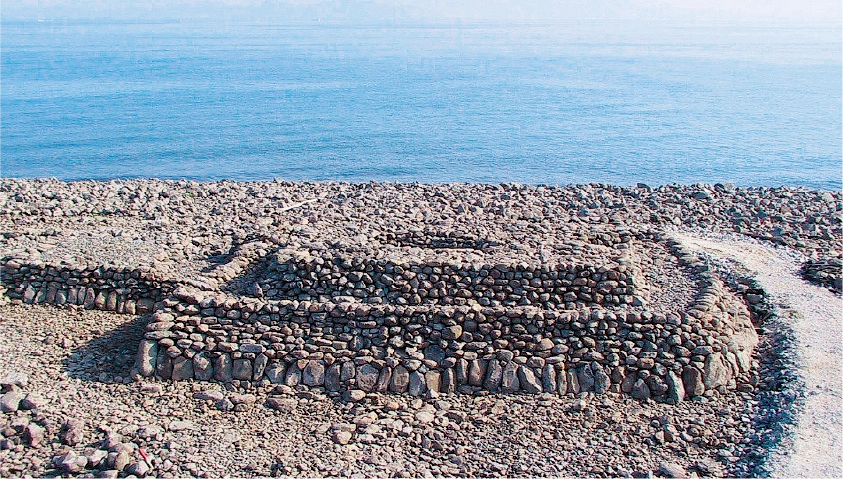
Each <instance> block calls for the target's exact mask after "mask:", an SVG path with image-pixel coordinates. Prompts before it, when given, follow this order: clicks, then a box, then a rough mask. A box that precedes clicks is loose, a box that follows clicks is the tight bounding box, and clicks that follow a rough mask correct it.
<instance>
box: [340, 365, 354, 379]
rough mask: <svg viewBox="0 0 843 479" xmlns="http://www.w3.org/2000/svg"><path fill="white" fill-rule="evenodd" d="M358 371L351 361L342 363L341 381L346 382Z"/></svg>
mask: <svg viewBox="0 0 843 479" xmlns="http://www.w3.org/2000/svg"><path fill="white" fill-rule="evenodd" d="M356 372H357V371H356V370H355V369H354V363H353V362H351V361H346V362H344V363H342V366H341V368H340V381H342V382H346V381H348V380H350V379H351V378H353V377H354V375H355V374H356Z"/></svg>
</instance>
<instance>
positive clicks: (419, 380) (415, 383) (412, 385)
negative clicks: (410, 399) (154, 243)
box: [407, 371, 427, 396]
mask: <svg viewBox="0 0 843 479" xmlns="http://www.w3.org/2000/svg"><path fill="white" fill-rule="evenodd" d="M425 391H427V389H426V387H425V384H424V375H423V374H422V373H420V372H418V371H411V372H410V382H409V384H408V386H407V392H408V393H409V394H410V395H411V396H421V395H422V394H424V393H425Z"/></svg>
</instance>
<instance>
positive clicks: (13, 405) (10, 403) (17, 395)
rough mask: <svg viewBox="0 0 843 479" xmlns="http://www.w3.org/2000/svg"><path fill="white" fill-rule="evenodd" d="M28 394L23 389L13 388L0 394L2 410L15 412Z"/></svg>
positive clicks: (0, 409) (0, 408)
mask: <svg viewBox="0 0 843 479" xmlns="http://www.w3.org/2000/svg"><path fill="white" fill-rule="evenodd" d="M25 397H26V395H25V394H24V393H23V391H19V390H12V391H9V392H7V393H6V394H4V395H2V396H0V411H3V412H15V411H17V410H18V409H20V403H21V401H23V399H24V398H25Z"/></svg>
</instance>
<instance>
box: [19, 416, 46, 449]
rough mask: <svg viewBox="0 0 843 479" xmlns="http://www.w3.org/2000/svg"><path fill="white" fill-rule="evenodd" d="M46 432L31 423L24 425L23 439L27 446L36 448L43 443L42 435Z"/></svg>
mask: <svg viewBox="0 0 843 479" xmlns="http://www.w3.org/2000/svg"><path fill="white" fill-rule="evenodd" d="M45 432H46V431H45V430H44V428H43V427H41V426H39V425H38V424H35V423H33V422H31V423H29V424H27V425H26V428H24V431H23V438H24V440H25V441H26V443H27V444H29V445H30V446H32V447H38V446H39V445H41V443H42V442H44V433H45Z"/></svg>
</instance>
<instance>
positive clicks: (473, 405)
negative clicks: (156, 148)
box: [0, 179, 843, 477]
mask: <svg viewBox="0 0 843 479" xmlns="http://www.w3.org/2000/svg"><path fill="white" fill-rule="evenodd" d="M842 218H843V195H841V193H840V192H828V191H818V190H809V189H804V188H790V187H781V188H737V187H735V186H733V185H730V184H716V185H705V184H698V185H684V186H680V185H667V186H659V187H650V186H647V185H644V184H639V185H637V186H635V187H618V186H612V185H603V184H590V185H576V186H548V185H523V184H514V183H508V184H499V185H488V184H419V183H406V184H405V183H335V182H324V183H321V182H284V181H274V182H244V183H240V182H229V181H224V182H212V183H202V182H193V181H159V180H131V181H109V182H90V181H83V182H71V183H68V182H62V181H57V180H15V179H2V180H0V230H2V237H0V257H2V263H3V267H4V270H3V283H2V288H3V290H2V291H0V292H2V293H3V300H2V301H3V305H2V306H0V338H2V339H0V385H1V386H2V388H3V389H2V393H3V395H2V400H0V406H2V410H3V412H2V415H1V416H0V427H2V429H0V464H2V466H0V476H2V477H12V476H20V475H26V474H31V475H57V474H61V475H71V476H75V475H91V474H93V475H96V476H98V477H129V476H134V477H143V476H157V477H183V476H198V477H217V476H224V475H232V476H237V477H240V476H249V477H251V476H260V477H265V476H307V477H314V476H343V477H370V476H390V477H422V476H424V477H429V476H501V477H512V476H605V477H646V476H647V475H648V474H655V475H658V476H663V477H689V476H698V477H706V476H717V477H720V476H745V475H760V474H763V473H764V472H765V471H767V469H765V468H766V467H767V463H768V460H769V457H770V453H771V451H773V450H776V448H778V447H783V448H786V447H787V444H788V437H789V436H788V434H789V433H788V427H787V426H786V425H788V424H791V425H792V424H793V420H792V417H793V416H795V415H796V414H797V411H796V410H795V409H793V407H794V406H793V405H794V402H796V403H798V401H797V399H798V398H799V397H800V395H801V394H802V392H800V390H799V387H800V386H799V382H798V381H796V380H794V378H795V377H796V376H797V372H796V371H795V370H794V363H793V361H792V357H791V356H789V355H790V354H792V352H789V351H790V350H789V349H788V339H787V334H786V331H782V330H781V329H778V327H777V326H775V324H776V323H775V321H772V322H768V321H769V318H770V317H771V315H773V314H774V312H775V311H774V308H772V307H771V305H770V303H769V301H768V300H769V298H767V295H766V292H765V291H764V289H763V288H761V287H759V285H758V284H756V283H754V282H753V279H752V278H751V277H749V276H747V275H746V274H745V273H741V272H740V271H737V270H734V269H732V268H729V267H728V265H726V266H723V265H722V264H714V263H712V262H711V261H710V260H709V259H708V258H706V257H705V256H704V255H697V254H694V253H693V252H691V251H690V250H689V249H687V248H685V247H684V246H682V245H681V244H678V243H677V241H675V240H674V239H672V237H671V232H675V231H681V232H691V233H695V234H716V235H723V234H730V235H738V236H743V237H746V238H749V239H751V240H753V241H757V242H759V243H763V244H766V245H770V246H772V247H775V248H778V250H779V251H781V252H783V253H786V254H787V255H789V256H790V257H795V258H798V262H799V263H800V264H801V269H800V271H799V272H798V274H799V275H800V276H801V277H802V278H803V280H804V281H805V284H806V285H814V286H816V287H819V288H824V289H827V290H830V291H831V293H832V294H835V295H838V297H839V294H840V291H841V286H842V285H841V255H843V252H841V233H842V232H841V219H842ZM82 286H84V288H82ZM718 308H720V309H718ZM285 311H286V312H287V313H285ZM285 314H287V316H285ZM346 315H348V316H352V317H353V316H354V315H357V316H358V317H359V318H361V319H358V320H357V323H356V324H358V326H357V327H356V329H355V326H354V324H347V323H344V322H340V321H345V319H344V318H346V317H347V316H346ZM472 315H474V316H472ZM393 316H394V317H396V318H397V319H396V321H397V322H395V323H394V324H393V323H389V321H390V320H389V319H388V318H390V317H393ZM302 317H306V318H310V319H309V320H308V321H304V322H302V320H301V319H295V318H302ZM417 317H423V318H424V319H423V320H417V319H414V318H417ZM314 318H316V319H314ZM326 318H327V319H326ZM331 318H334V319H331ZM384 318H386V319H384ZM402 318H406V321H405V320H403V319H402ZM472 318H473V319H472ZM483 318H498V319H496V320H495V319H493V320H488V321H487V320H486V319H483ZM506 318H521V319H517V320H516V319H513V320H509V319H506ZM830 319H834V318H830ZM314 321H316V322H314ZM319 321H328V323H326V324H325V325H323V324H321V323H319ZM331 321H334V322H333V323H331ZM402 321H403V322H402ZM416 321H421V322H419V323H417V322H416ZM592 321H593V323H594V324H592ZM367 322H370V323H371V325H369V326H366V325H365V324H367ZM261 324H262V325H265V326H266V327H265V328H264V327H262V326H260V325H261ZM339 324H342V325H343V328H346V329H340V328H339V326H338V325H339ZM296 325H298V326H296ZM250 328H251V329H250ZM297 328H298V329H297ZM379 328H380V329H379ZM217 330H219V331H223V330H224V331H226V333H225V335H226V339H225V340H223V339H219V338H220V337H221V336H220V334H217V333H215V331H217ZM369 330H371V331H372V335H371V336H369V332H368V331H369ZM375 331H377V333H375ZM165 333H166V334H165ZM344 335H345V336H344ZM726 336H730V337H732V338H733V339H734V341H732V342H729V341H728V340H727V338H726ZM360 338H363V339H360ZM736 338H737V339H736ZM735 343H738V344H735ZM153 347H154V349H152V348H153ZM145 348H146V349H145ZM144 351H145V353H144ZM150 351H155V352H154V353H150ZM226 357H227V358H228V359H225V358H226ZM203 358H207V359H203ZM219 358H223V359H219ZM712 358H714V359H712ZM150 361H151V363H150ZM226 361H230V362H233V363H234V365H235V366H237V367H240V366H242V367H247V371H248V372H247V373H245V374H243V373H242V372H238V371H237V369H236V367H235V368H234V369H233V370H232V369H231V368H232V367H231V365H230V364H229V365H227V364H228V363H226ZM274 364H277V367H274V369H273V365H274ZM345 364H348V365H349V368H346V367H345V366H341V365H345ZM351 364H354V365H355V366H356V370H355V369H354V368H351ZM498 367H500V368H501V372H500V375H501V377H495V376H496V374H497V373H495V372H493V370H495V368H498ZM226 368H228V369H226ZM460 368H462V369H460ZM507 368H510V369H507ZM346 369H348V370H349V371H350V372H349V373H348V374H346V373H345V371H346ZM370 370H373V371H374V373H373V376H372V378H371V381H369V380H368V379H365V380H364V375H365V374H368V372H369V371H370ZM508 370H509V371H511V373H510V374H509V375H507V371H508ZM224 371H228V372H227V373H226V372H224ZM270 371H275V372H274V373H270ZM279 371H281V372H279ZM332 371H336V377H333V376H331V375H332ZM461 371H462V372H461ZM472 372H474V373H476V374H477V379H476V380H474V379H472V374H474V373H472ZM695 374H696V375H697V376H695ZM346 376H347V377H346ZM414 378H415V379H414ZM490 378H491V379H490ZM414 381H415V383H414ZM408 383H409V386H408ZM563 383H564V385H563ZM414 384H415V390H414V389H413V388H414V386H413V385H414ZM210 444H213V445H215V446H216V447H209V445H210Z"/></svg>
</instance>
